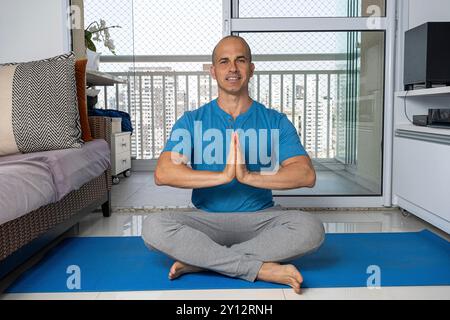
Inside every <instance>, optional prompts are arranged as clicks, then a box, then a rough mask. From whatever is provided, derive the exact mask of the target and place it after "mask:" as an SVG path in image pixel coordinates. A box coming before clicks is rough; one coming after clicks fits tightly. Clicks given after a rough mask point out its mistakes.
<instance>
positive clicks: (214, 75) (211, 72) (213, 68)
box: [209, 64, 217, 80]
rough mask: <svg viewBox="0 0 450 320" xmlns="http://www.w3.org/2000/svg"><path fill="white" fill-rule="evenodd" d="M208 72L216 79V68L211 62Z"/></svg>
mask: <svg viewBox="0 0 450 320" xmlns="http://www.w3.org/2000/svg"><path fill="white" fill-rule="evenodd" d="M209 73H210V74H211V77H213V79H214V80H217V79H216V68H215V67H214V65H213V64H212V65H211V67H209Z"/></svg>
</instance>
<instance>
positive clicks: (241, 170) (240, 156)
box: [234, 133, 250, 183]
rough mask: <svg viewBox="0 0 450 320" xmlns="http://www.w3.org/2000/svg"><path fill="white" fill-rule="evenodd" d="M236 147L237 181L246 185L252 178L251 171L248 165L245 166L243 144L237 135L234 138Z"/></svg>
mask: <svg viewBox="0 0 450 320" xmlns="http://www.w3.org/2000/svg"><path fill="white" fill-rule="evenodd" d="M234 137H235V139H236V141H235V146H236V179H237V180H238V181H239V182H240V183H246V181H247V179H248V178H249V177H250V171H248V169H247V165H246V164H245V155H244V153H243V152H242V149H241V144H240V142H239V136H238V134H237V133H236V135H235V136H234Z"/></svg>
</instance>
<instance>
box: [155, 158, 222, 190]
mask: <svg viewBox="0 0 450 320" xmlns="http://www.w3.org/2000/svg"><path fill="white" fill-rule="evenodd" d="M155 182H156V184H157V185H166V186H171V187H176V188H185V189H197V188H208V187H215V186H218V185H222V184H225V183H227V182H228V181H227V178H226V176H225V175H224V174H223V173H222V172H214V171H202V170H193V169H192V168H189V167H187V166H185V165H182V164H180V165H171V166H170V168H169V167H161V168H158V169H157V170H156V171H155Z"/></svg>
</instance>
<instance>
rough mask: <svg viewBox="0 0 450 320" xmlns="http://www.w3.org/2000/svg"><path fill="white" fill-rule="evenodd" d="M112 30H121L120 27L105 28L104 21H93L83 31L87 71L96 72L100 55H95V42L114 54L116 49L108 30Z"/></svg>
mask: <svg viewBox="0 0 450 320" xmlns="http://www.w3.org/2000/svg"><path fill="white" fill-rule="evenodd" d="M112 28H121V26H106V21H105V20H103V19H100V21H99V22H97V21H94V22H92V23H90V24H89V25H88V26H87V27H86V29H85V30H84V43H85V46H86V55H87V58H88V65H87V68H88V69H94V70H98V65H99V63H100V54H101V53H97V47H96V46H95V42H102V43H103V45H104V46H105V47H106V48H108V49H109V51H111V53H112V54H114V55H115V54H116V52H115V49H116V47H115V45H114V41H113V40H112V39H111V35H110V33H109V29H112Z"/></svg>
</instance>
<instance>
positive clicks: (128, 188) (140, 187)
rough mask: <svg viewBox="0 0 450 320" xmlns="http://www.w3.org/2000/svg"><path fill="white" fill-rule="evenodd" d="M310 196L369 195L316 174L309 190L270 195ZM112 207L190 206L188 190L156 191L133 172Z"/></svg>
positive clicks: (148, 176)
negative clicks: (315, 181)
mask: <svg viewBox="0 0 450 320" xmlns="http://www.w3.org/2000/svg"><path fill="white" fill-rule="evenodd" d="M278 194H284V195H287V194H288V195H304V196H307V195H313V194H324V195H327V194H333V195H336V194H358V195H364V194H366V195H367V194H369V195H370V194H373V193H372V192H371V191H370V190H368V189H366V188H363V187H362V186H360V185H358V184H356V183H355V182H351V181H349V180H348V179H345V178H343V177H342V176H340V175H338V174H336V173H334V172H332V171H319V172H318V173H317V183H316V186H315V187H314V188H313V189H309V188H301V189H295V190H287V191H275V192H274V195H278ZM112 206H113V207H115V208H119V207H120V208H130V207H134V208H142V207H165V206H172V207H177V206H178V207H180V206H181V207H186V206H192V204H191V190H189V189H177V188H171V187H158V186H156V185H155V183H154V181H153V174H152V173H151V172H133V173H132V175H131V177H130V178H123V177H122V176H120V183H119V184H118V185H114V186H113V190H112Z"/></svg>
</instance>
